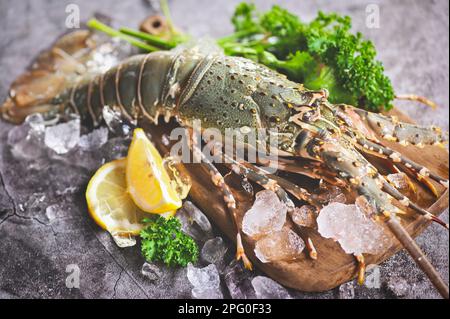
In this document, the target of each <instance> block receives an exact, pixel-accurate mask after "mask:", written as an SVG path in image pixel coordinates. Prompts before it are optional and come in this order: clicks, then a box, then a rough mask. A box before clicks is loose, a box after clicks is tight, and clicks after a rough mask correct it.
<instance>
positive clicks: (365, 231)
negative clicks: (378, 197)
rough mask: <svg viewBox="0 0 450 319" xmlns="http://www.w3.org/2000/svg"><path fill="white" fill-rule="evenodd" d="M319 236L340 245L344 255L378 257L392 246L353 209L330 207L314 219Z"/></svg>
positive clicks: (379, 231)
mask: <svg viewBox="0 0 450 319" xmlns="http://www.w3.org/2000/svg"><path fill="white" fill-rule="evenodd" d="M317 224H318V228H319V233H320V234H321V235H322V236H323V237H325V238H332V239H334V240H336V241H338V242H339V244H340V245H341V247H342V248H343V249H344V251H345V252H346V253H347V254H363V253H366V254H378V253H380V252H383V251H384V250H385V249H386V248H388V247H390V245H391V244H392V242H391V238H390V237H389V236H387V235H386V233H385V231H384V229H383V228H382V227H381V226H380V225H378V224H377V223H376V222H374V221H373V220H372V219H370V218H369V217H367V216H366V215H365V214H364V213H363V212H361V210H360V209H359V208H358V207H357V206H356V205H345V204H341V203H331V204H329V205H327V206H325V207H324V208H323V209H322V210H321V211H320V214H319V217H318V218H317Z"/></svg>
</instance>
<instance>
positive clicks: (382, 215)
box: [0, 31, 448, 298]
mask: <svg viewBox="0 0 450 319" xmlns="http://www.w3.org/2000/svg"><path fill="white" fill-rule="evenodd" d="M95 39H96V38H95V37H93V36H92V34H91V33H90V32H88V31H77V32H74V33H71V34H68V35H66V36H64V37H62V38H61V39H60V40H59V41H58V42H57V43H56V44H55V45H54V46H53V47H52V49H51V50H50V51H46V52H44V53H42V54H41V55H40V56H39V57H38V59H37V60H36V62H35V64H34V65H33V67H32V68H31V70H30V71H29V72H27V73H25V74H24V75H23V76H21V77H20V78H19V79H18V80H16V81H15V82H14V83H13V84H12V87H11V90H10V95H9V98H8V99H7V101H6V102H5V103H4V105H3V106H2V107H1V109H0V111H1V115H2V117H3V118H4V119H6V120H9V121H11V122H15V123H19V122H21V121H23V120H24V118H25V117H26V116H27V115H28V114H31V113H34V112H44V113H47V114H70V113H77V114H78V115H79V116H80V117H81V119H82V120H83V121H84V122H85V123H87V124H89V125H91V126H97V125H98V124H99V123H100V122H101V121H102V109H103V107H104V106H110V107H112V108H113V109H115V110H117V111H118V112H120V113H121V114H122V115H123V116H124V117H125V118H127V119H128V120H129V121H137V120H139V119H142V118H147V119H149V120H151V121H152V122H154V123H158V118H159V116H160V115H163V116H164V117H165V118H166V119H168V118H171V117H175V118H176V119H177V121H178V122H179V124H180V125H182V126H184V127H191V126H192V122H193V120H201V121H202V127H203V128H205V129H206V128H211V127H214V128H218V129H219V130H220V131H221V132H224V131H225V130H226V129H227V128H232V129H240V130H243V129H247V128H251V129H261V128H263V129H273V130H276V132H277V137H278V140H277V145H276V148H277V151H278V155H279V156H280V164H279V168H280V169H281V170H283V169H285V170H288V171H289V170H292V167H290V168H289V167H288V165H287V164H286V162H284V160H283V159H285V158H302V159H303V160H306V161H307V162H309V163H311V164H310V165H311V166H312V167H313V168H312V170H311V171H310V172H304V173H305V174H309V175H310V176H311V175H314V176H315V177H317V178H323V179H327V178H329V176H330V175H332V176H333V178H334V179H335V180H337V181H339V182H341V183H344V184H345V185H347V186H348V187H350V188H352V189H353V190H355V191H356V192H357V193H358V194H359V195H362V196H363V197H364V198H365V199H366V200H367V202H368V203H370V205H371V206H372V207H373V209H374V211H375V215H376V217H377V218H378V219H380V220H383V221H384V222H385V223H386V224H387V225H388V226H389V228H390V229H391V231H392V232H393V233H394V235H395V236H396V237H397V238H398V239H399V241H400V242H401V243H402V244H403V245H404V246H405V248H406V249H407V250H408V251H409V252H410V253H411V254H412V255H413V256H414V257H415V261H416V262H417V263H418V264H419V266H420V267H421V268H422V269H423V270H424V271H425V272H426V273H427V275H428V276H429V277H430V279H431V281H432V282H433V283H434V284H435V286H436V287H437V288H438V289H439V291H440V293H441V294H442V295H443V296H445V297H446V298H448V287H447V286H446V284H445V283H444V282H443V280H442V279H441V278H440V276H439V274H438V273H437V272H436V270H435V269H434V268H433V267H432V265H431V264H430V263H429V261H428V260H427V258H426V257H425V256H424V254H423V253H422V252H421V250H420V248H418V247H417V245H415V243H414V241H413V240H412V238H411V237H410V236H409V234H408V233H407V232H406V231H405V230H404V229H403V227H402V226H401V224H400V222H399V219H398V218H397V216H398V215H400V214H402V213H403V211H402V209H401V208H400V207H397V206H396V205H395V204H394V203H393V199H396V200H397V203H400V206H403V207H410V208H412V209H413V210H414V211H415V212H416V213H418V214H421V215H423V216H424V217H425V218H427V219H429V220H432V221H435V222H437V223H439V224H441V225H443V226H444V227H446V228H447V229H448V225H447V224H445V223H444V222H442V221H441V220H440V219H439V218H438V217H436V216H434V215H432V214H430V213H429V212H427V211H426V210H425V209H423V208H421V207H419V206H418V205H416V204H415V203H414V202H412V201H411V200H410V199H409V198H407V197H405V196H404V195H403V194H402V193H401V192H400V191H399V190H398V189H396V188H395V187H394V186H392V185H391V184H390V183H389V182H388V181H387V180H386V178H385V176H383V175H382V174H380V173H379V172H378V170H377V169H376V168H375V166H374V165H373V164H371V163H370V162H369V161H368V160H367V159H366V155H368V154H370V155H376V156H378V157H382V158H383V159H385V160H388V161H391V162H392V163H393V164H403V165H402V166H403V167H405V169H407V170H409V171H410V172H412V173H414V174H415V176H416V178H417V179H418V180H421V181H423V182H424V183H427V185H428V186H429V187H430V188H431V189H432V185H431V183H429V182H428V178H431V179H433V180H435V181H437V182H439V183H441V184H442V185H444V186H445V187H447V188H448V180H447V179H445V178H442V177H440V176H438V175H436V174H434V173H433V172H430V171H429V170H428V169H427V168H425V167H423V166H421V165H419V164H417V163H415V162H414V161H412V160H411V159H408V158H406V157H404V156H403V155H402V154H400V153H397V152H395V151H393V150H391V149H389V148H388V147H386V146H384V145H383V140H389V141H395V142H398V143H400V144H402V145H408V144H411V145H415V146H417V147H421V146H424V145H441V144H442V143H445V142H447V141H448V133H446V132H442V130H441V129H439V128H437V127H432V128H425V127H421V126H417V125H412V124H408V123H402V122H400V121H398V119H397V118H395V117H388V116H384V115H381V114H375V113H370V112H367V111H364V110H362V109H358V108H355V107H352V106H349V105H343V104H341V105H334V104H331V103H330V102H329V101H328V100H327V96H328V92H327V91H326V90H320V91H310V90H307V89H305V88H304V87H303V86H302V85H300V84H298V83H294V82H292V81H289V80H288V79H287V78H286V77H285V76H283V75H280V74H278V73H276V72H274V71H272V70H270V69H268V68H266V67H264V66H262V65H259V64H257V63H254V62H252V61H250V60H247V59H244V58H238V57H228V56H225V55H223V54H222V53H220V52H218V51H210V52H206V53H205V52H204V51H203V50H202V49H201V48H199V47H198V46H194V47H191V48H185V49H178V50H173V51H165V52H155V53H151V54H147V55H136V56H133V57H131V58H128V59H126V60H125V61H123V62H121V63H119V64H118V65H116V66H114V67H112V68H110V69H109V70H107V71H106V72H101V73H98V72H90V71H92V70H90V69H89V66H88V65H89V63H88V61H90V60H92V57H93V56H94V54H96V53H98V48H99V47H101V45H102V44H101V43H96V40H95ZM97 40H98V39H97ZM375 132H376V133H378V134H379V136H382V139H383V140H379V139H377V137H376V134H375ZM260 142H261V141H260ZM262 142H264V141H262ZM190 146H191V148H192V150H193V154H194V156H196V157H197V158H199V159H200V160H201V161H202V162H203V164H204V165H206V166H207V168H208V170H209V172H210V174H211V177H212V181H213V182H214V184H215V185H216V186H217V187H218V188H220V190H221V191H222V192H223V198H224V200H225V202H226V204H227V207H228V209H229V211H230V216H231V218H233V220H234V222H235V226H236V236H237V238H236V241H237V258H238V259H240V258H242V259H243V261H244V264H245V266H246V267H247V268H251V267H252V266H251V262H250V260H249V259H248V258H247V256H246V254H245V252H244V248H243V245H242V239H241V230H240V228H239V227H238V222H237V217H236V214H235V210H236V201H235V199H234V197H233V194H232V192H231V191H230V189H229V187H228V185H227V184H226V183H225V181H224V178H223V176H222V175H221V173H220V172H219V170H218V169H217V168H216V166H215V165H214V163H213V162H211V161H209V160H208V159H207V158H206V157H205V156H204V155H203V153H202V151H201V150H200V149H199V147H198V145H193V144H192V145H190ZM219 152H220V150H219ZM222 155H223V156H226V155H225V154H222ZM228 159H229V160H230V162H231V163H233V169H234V171H238V172H239V173H241V174H245V175H246V176H247V177H248V179H250V180H251V181H253V182H255V183H258V184H260V185H261V186H262V187H264V188H266V189H271V190H273V191H275V192H276V193H277V195H278V196H279V197H280V199H281V200H282V201H283V202H284V203H285V204H286V205H287V206H288V207H289V208H293V203H292V201H291V200H290V199H289V195H288V194H287V193H291V194H292V195H293V196H295V197H296V198H299V199H301V200H304V201H307V202H311V201H313V199H312V197H311V196H309V194H308V192H307V191H305V190H303V189H302V188H300V187H298V186H297V185H292V184H289V183H286V182H285V181H284V180H283V179H281V178H277V179H274V178H271V177H269V176H268V175H267V174H266V171H265V170H264V169H263V168H261V167H259V166H256V165H254V164H252V163H248V162H239V161H237V160H234V159H232V158H228ZM291 166H292V165H291ZM294 170H295V169H294ZM297 171H301V169H300V168H299V170H297ZM312 204H313V205H316V204H317V203H315V202H313V203H312ZM357 259H358V261H359V263H360V275H361V274H363V273H364V257H363V256H362V255H358V256H357Z"/></svg>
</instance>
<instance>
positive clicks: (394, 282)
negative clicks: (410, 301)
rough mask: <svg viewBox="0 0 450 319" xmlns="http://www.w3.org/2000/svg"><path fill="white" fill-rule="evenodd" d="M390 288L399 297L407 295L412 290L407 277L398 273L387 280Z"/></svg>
mask: <svg viewBox="0 0 450 319" xmlns="http://www.w3.org/2000/svg"><path fill="white" fill-rule="evenodd" d="M387 286H388V289H389V290H390V291H392V292H393V293H394V294H395V296H397V297H405V296H406V295H407V294H408V291H409V290H410V285H409V284H408V282H407V281H406V279H404V278H401V277H399V276H397V275H394V276H391V277H390V278H389V280H388V282H387Z"/></svg>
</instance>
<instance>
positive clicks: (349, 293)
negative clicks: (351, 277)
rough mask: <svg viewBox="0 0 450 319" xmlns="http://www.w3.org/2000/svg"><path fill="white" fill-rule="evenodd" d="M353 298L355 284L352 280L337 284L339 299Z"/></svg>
mask: <svg viewBox="0 0 450 319" xmlns="http://www.w3.org/2000/svg"><path fill="white" fill-rule="evenodd" d="M354 298H355V286H354V285H353V281H349V282H347V283H345V284H342V285H340V286H339V299H354Z"/></svg>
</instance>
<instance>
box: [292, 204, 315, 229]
mask: <svg viewBox="0 0 450 319" xmlns="http://www.w3.org/2000/svg"><path fill="white" fill-rule="evenodd" d="M316 219H317V212H316V209H315V208H314V206H311V205H303V206H302V207H295V209H294V211H293V212H292V221H293V222H294V223H295V224H297V225H298V226H302V227H309V228H314V229H316V228H317V222H316Z"/></svg>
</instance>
